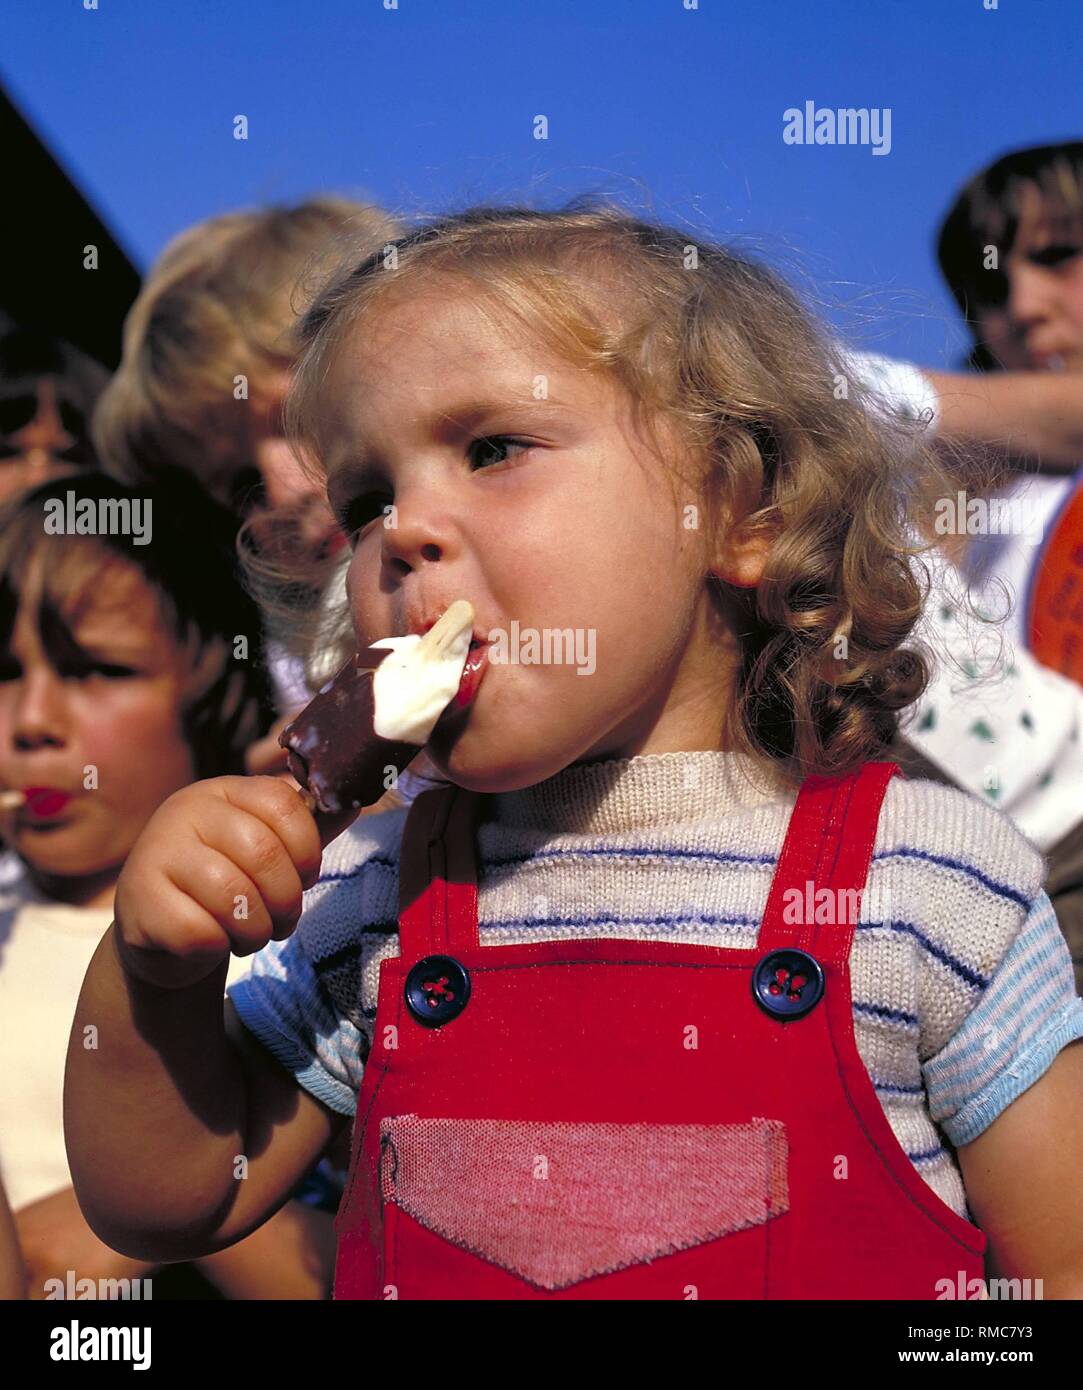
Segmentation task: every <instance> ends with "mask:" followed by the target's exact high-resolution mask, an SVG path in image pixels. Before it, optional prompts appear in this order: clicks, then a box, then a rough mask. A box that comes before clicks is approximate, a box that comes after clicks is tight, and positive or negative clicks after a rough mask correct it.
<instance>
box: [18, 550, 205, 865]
mask: <svg viewBox="0 0 1083 1390" xmlns="http://www.w3.org/2000/svg"><path fill="white" fill-rule="evenodd" d="M39 592H40V562H39V564H38V566H36V567H35V571H34V572H33V573H32V574H31V575H29V576H28V579H27V583H26V584H25V585H24V587H23V590H22V597H21V601H20V605H19V609H18V612H17V615H16V621H15V626H14V629H13V631H12V635H11V639H10V641H9V642H8V644H7V645H6V646H5V647H3V648H0V782H2V784H3V785H4V786H5V787H10V788H18V789H20V790H26V789H28V788H34V789H38V790H37V791H36V793H35V795H34V796H33V797H32V798H31V801H30V802H29V804H28V805H27V806H25V807H23V808H22V809H21V810H20V811H17V812H15V813H14V814H13V815H6V816H5V817H4V821H3V823H2V825H0V829H2V831H3V836H4V839H5V840H6V841H7V842H8V843H9V844H11V845H13V847H14V848H15V849H16V850H17V851H18V853H19V854H20V855H21V856H22V858H23V859H24V860H26V861H27V863H28V864H29V865H30V866H31V868H32V869H35V870H37V871H39V873H40V874H42V875H46V876H55V877H59V878H66V877H80V876H84V875H89V874H100V873H101V872H102V871H104V870H107V869H109V868H111V867H114V866H116V867H117V868H118V869H119V867H120V865H121V864H122V863H123V861H124V857H125V856H126V855H127V853H128V851H129V850H130V849H131V847H132V845H133V843H134V842H135V839H136V836H137V835H138V834H139V832H140V831H141V830H142V828H143V826H144V825H145V824H146V822H147V820H148V819H149V817H150V815H151V813H152V812H153V811H154V810H155V809H156V808H157V807H158V806H159V805H160V804H161V802H162V801H164V800H165V798H166V797H167V796H169V795H170V794H171V793H172V792H174V791H177V790H178V789H179V788H180V787H183V786H185V785H187V783H189V782H191V781H192V780H193V779H194V775H195V773H194V768H193V765H192V756H191V752H190V749H189V747H188V745H187V743H186V742H185V740H184V737H183V732H182V727H181V722H180V712H179V707H180V695H181V689H182V667H181V657H180V653H179V651H178V648H177V646H176V644H175V643H174V642H173V640H172V638H171V636H170V634H169V632H168V631H167V630H166V628H165V625H164V623H163V621H162V618H161V615H160V613H159V611H158V604H157V602H156V599H155V596H154V593H153V591H152V590H151V589H150V588H149V587H148V586H147V585H146V584H145V583H144V581H143V579H142V576H141V575H140V573H139V572H138V570H136V569H135V568H134V567H132V566H129V565H127V564H123V563H117V564H110V565H107V566H104V567H103V569H102V571H101V572H100V573H98V574H95V575H94V576H93V577H92V579H91V581H90V582H89V583H88V584H87V586H86V594H87V599H86V601H85V603H84V606H83V607H82V610H81V612H80V613H79V615H78V616H71V617H70V618H69V619H68V620H67V621H64V620H63V619H61V618H60V617H59V616H58V615H54V616H49V617H47V618H46V619H45V620H44V621H43V623H42V627H43V628H44V631H42V630H40V629H39V624H38V611H39V605H38V598H37V595H38V593H39ZM95 782H96V786H95Z"/></svg>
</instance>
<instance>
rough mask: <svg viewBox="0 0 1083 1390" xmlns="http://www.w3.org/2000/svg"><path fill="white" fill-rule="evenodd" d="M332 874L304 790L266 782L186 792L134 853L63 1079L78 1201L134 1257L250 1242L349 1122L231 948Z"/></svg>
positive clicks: (163, 811) (181, 1255)
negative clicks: (241, 971) (294, 1054)
mask: <svg viewBox="0 0 1083 1390" xmlns="http://www.w3.org/2000/svg"><path fill="white" fill-rule="evenodd" d="M352 818H353V817H352V816H351V817H350V819H352ZM344 823H348V822H344ZM338 828H341V827H338ZM319 863H320V839H319V833H318V831H317V828H316V824H315V821H314V820H313V818H312V816H311V815H310V814H309V813H308V811H307V810H306V809H305V807H304V805H303V804H302V802H301V799H300V797H299V796H298V795H297V793H296V791H294V790H293V789H292V788H290V787H289V786H287V785H286V784H285V783H284V782H282V781H279V780H278V779H275V778H254V777H248V778H245V777H222V778H216V779H214V780H213V781H210V782H202V783H196V784H195V785H193V786H190V787H186V788H184V789H183V790H182V791H180V792H177V793H175V794H174V795H173V796H171V797H170V798H169V799H168V800H167V801H166V802H165V803H164V804H163V805H162V806H161V807H160V808H159V809H158V811H156V812H155V814H154V816H153V817H152V818H151V820H150V822H149V823H148V825H147V827H146V829H145V830H144V831H143V834H142V835H141V836H140V838H139V840H138V841H137V843H136V845H135V847H134V849H133V850H132V852H131V854H130V855H129V858H128V862H127V863H126V865H125V868H124V871H123V873H122V875H121V878H120V881H119V883H118V885H117V895H116V913H117V920H116V921H115V922H114V924H113V926H112V927H111V928H110V929H109V931H108V932H106V934H105V936H104V937H103V938H102V941H101V944H100V945H99V947H98V949H97V951H96V952H95V955H94V958H93V959H92V961H91V963H90V967H89V969H88V971H87V975H86V978H85V980H84V982H83V988H82V992H81V994H80V996H79V1004H78V1007H77V1009H76V1015H75V1021H74V1024H73V1027H72V1034H71V1040H70V1043H69V1047H68V1062H67V1072H66V1075H65V1084H64V1128H65V1138H66V1142H67V1147H68V1159H69V1163H70V1166H71V1172H72V1180H73V1184H74V1187H75V1192H76V1195H77V1197H78V1200H79V1205H80V1207H81V1209H82V1211H83V1213H84V1215H85V1217H86V1219H87V1221H88V1223H89V1225H90V1226H91V1228H92V1229H93V1230H94V1231H95V1232H96V1233H97V1235H98V1236H99V1237H100V1238H101V1239H102V1240H104V1241H105V1242H106V1243H107V1244H108V1245H110V1246H111V1247H113V1248H114V1249H116V1250H119V1251H120V1252H121V1253H123V1254H126V1255H130V1256H132V1257H134V1258H137V1259H148V1260H154V1261H156V1262H159V1261H164V1260H185V1259H195V1258H198V1257H201V1256H204V1255H208V1254H211V1253H213V1252H214V1251H216V1250H220V1249H223V1248H225V1247H226V1246H228V1245H231V1244H232V1243H233V1242H235V1241H237V1240H240V1239H241V1238H242V1237H243V1236H245V1235H247V1234H248V1233H249V1232H250V1231H252V1230H254V1229H255V1228H256V1227H257V1226H259V1225H260V1224H261V1223H262V1222H263V1221H265V1220H266V1219H267V1217H268V1216H270V1215H271V1213H272V1212H273V1211H275V1210H276V1209H277V1208H278V1207H279V1206H281V1205H282V1204H283V1203H284V1202H285V1200H286V1199H287V1197H288V1196H289V1194H290V1192H291V1191H292V1190H293V1188H294V1187H295V1186H296V1184H297V1182H298V1181H300V1179H301V1177H302V1176H303V1174H304V1172H305V1171H306V1169H307V1168H309V1167H310V1166H311V1164H312V1163H313V1162H315V1161H316V1159H317V1158H318V1157H319V1155H320V1154H321V1153H322V1152H323V1150H324V1149H325V1148H326V1147H327V1145H328V1143H329V1142H330V1141H331V1140H332V1139H333V1138H334V1137H335V1135H336V1133H337V1132H338V1131H339V1129H340V1128H341V1126H342V1124H343V1123H344V1117H343V1116H341V1115H338V1114H336V1113H335V1112H333V1111H331V1110H330V1109H328V1108H327V1107H326V1106H324V1105H322V1104H321V1103H320V1102H319V1101H317V1100H316V1099H315V1098H313V1097H312V1096H310V1095H308V1094H307V1093H306V1092H305V1091H304V1090H302V1089H301V1088H300V1087H299V1086H298V1085H297V1083H296V1081H295V1080H294V1078H293V1077H291V1076H290V1075H289V1073H287V1072H286V1071H285V1070H284V1069H283V1068H281V1067H279V1066H278V1064H277V1063H275V1062H274V1061H273V1060H272V1059H271V1058H270V1056H269V1055H268V1054H266V1053H265V1052H264V1050H263V1049H262V1048H261V1047H260V1046H259V1045H258V1044H257V1043H256V1042H255V1041H254V1040H253V1039H252V1038H251V1037H249V1036H248V1034H247V1032H246V1030H245V1029H244V1028H243V1026H242V1025H241V1024H240V1022H239V1020H238V1019H237V1018H236V1016H235V1014H234V1011H233V1008H232V1005H231V1004H230V1003H229V1002H228V1001H226V1000H225V999H224V988H225V979H226V972H227V968H228V959H229V953H230V950H231V949H232V950H233V951H234V952H235V953H236V954H238V955H246V954H251V953H252V952H254V951H257V950H259V949H260V948H261V947H262V946H264V945H265V944H266V942H267V941H268V940H270V939H271V938H272V936H273V937H274V938H275V939H277V940H281V939H283V938H285V937H286V936H288V935H289V934H290V933H291V932H292V930H293V928H294V927H295V926H296V923H297V919H298V917H299V916H300V911H301V894H302V888H303V886H308V885H309V884H310V883H312V882H314V881H315V878H316V876H317V874H318V871H319ZM238 898H243V899H244V901H245V910H246V913H247V915H242V916H241V917H239V918H238V917H236V916H235V915H234V911H235V902H236V901H237V899H238ZM90 1030H93V1031H90ZM242 1158H243V1159H245V1160H247V1163H246V1164H242V1163H241V1162H240V1160H241V1159H242ZM245 1170H247V1176H245V1175H244V1174H245Z"/></svg>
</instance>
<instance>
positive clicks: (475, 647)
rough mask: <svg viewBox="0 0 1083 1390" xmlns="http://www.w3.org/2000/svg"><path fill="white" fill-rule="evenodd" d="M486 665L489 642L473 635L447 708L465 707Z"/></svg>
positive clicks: (472, 697) (472, 695)
mask: <svg viewBox="0 0 1083 1390" xmlns="http://www.w3.org/2000/svg"><path fill="white" fill-rule="evenodd" d="M488 665H489V644H488V642H483V641H482V640H481V639H480V638H478V637H475V638H474V639H473V641H472V642H471V643H470V650H469V652H467V654H466V665H465V666H464V667H463V673H462V678H461V679H460V681H459V688H458V690H457V691H456V692H455V694H454V695H453V696H452V701H451V704H450V705H449V706H448V708H449V709H465V708H466V707H467V705H469V704H470V703H471V702H472V701H473V699H474V696H475V695H476V694H477V691H478V686H479V685H480V684H481V678H482V676H484V674H485V671H486V668H487V667H488Z"/></svg>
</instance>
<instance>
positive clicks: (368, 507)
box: [335, 492, 391, 539]
mask: <svg viewBox="0 0 1083 1390" xmlns="http://www.w3.org/2000/svg"><path fill="white" fill-rule="evenodd" d="M390 502H391V498H390V497H388V496H387V494H386V493H383V492H367V493H365V495H364V496H363V497H354V498H352V499H351V500H350V501H349V502H347V503H346V505H345V506H343V507H337V508H336V509H335V519H336V520H337V521H338V524H339V525H340V526H341V527H342V529H343V531H345V533H346V535H347V536H349V537H350V538H351V539H352V538H354V537H356V536H357V535H358V534H359V533H360V532H361V531H363V530H364V529H365V527H366V526H367V525H368V524H369V522H370V521H375V520H376V518H377V517H378V516H383V515H384V508H385V507H386V506H388V505H389V504H390Z"/></svg>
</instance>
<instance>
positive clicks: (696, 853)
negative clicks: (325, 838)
mask: <svg viewBox="0 0 1083 1390" xmlns="http://www.w3.org/2000/svg"><path fill="white" fill-rule="evenodd" d="M567 858H573V859H605V860H619V859H669V860H673V861H680V860H686V861H689V862H692V863H710V864H746V865H755V866H758V867H760V868H769V867H776V868H777V866H778V860H779V856H778V855H777V854H739V853H737V852H735V851H733V852H731V851H722V850H696V849H681V848H679V847H663V846H660V845H659V846H649V845H633V846H619V847H617V846H609V845H584V846H582V847H580V848H578V849H570V848H569V849H562V848H548V849H541V850H537V851H535V852H533V853H531V854H513V855H507V856H505V857H503V858H492V859H487V860H485V861H484V865H483V867H484V869H485V871H486V872H491V871H492V870H493V869H505V868H512V867H516V866H522V865H524V864H543V863H545V861H546V860H550V859H567ZM886 859H917V860H920V861H922V862H924V863H926V864H936V865H939V866H940V867H942V868H947V869H954V870H956V871H957V872H959V873H962V874H966V875H967V877H968V878H972V879H974V880H975V882H977V883H979V884H980V885H981V886H982V887H983V888H985V889H986V890H987V891H988V892H990V893H992V894H993V895H994V896H995V897H998V898H1004V899H1006V900H1007V901H1008V902H1013V903H1017V904H1018V905H1019V906H1021V907H1027V906H1029V904H1030V899H1029V898H1028V897H1027V895H1026V894H1025V893H1023V892H1021V891H1020V890H1019V889H1016V888H1013V887H1012V886H1011V884H1008V883H999V882H998V881H997V880H996V879H993V878H990V876H989V875H988V874H986V873H984V872H983V871H982V870H981V869H979V868H978V867H977V866H976V865H974V864H967V863H966V862H965V861H964V860H962V859H957V858H955V857H954V856H953V855H946V854H934V853H932V852H931V851H930V850H923V849H914V848H912V847H910V846H908V845H898V846H896V847H895V848H894V849H889V850H880V851H878V852H877V853H876V854H874V855H873V857H872V862H873V863H874V864H875V863H878V862H880V861H881V860H886ZM370 866H372V867H375V868H378V869H384V870H387V871H389V872H393V871H396V870H397V868H398V859H397V858H391V857H389V856H387V855H380V854H374V855H373V856H372V857H371V858H369V859H366V860H365V861H364V862H363V863H362V864H358V865H357V866H356V867H354V868H352V869H347V870H344V871H342V872H337V871H332V872H330V873H326V874H323V875H321V877H320V883H321V884H322V883H343V882H345V881H346V880H348V879H351V878H357V877H359V876H360V875H361V874H363V873H364V872H365V871H366V869H368V868H369V867H370ZM317 886H318V885H317Z"/></svg>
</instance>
